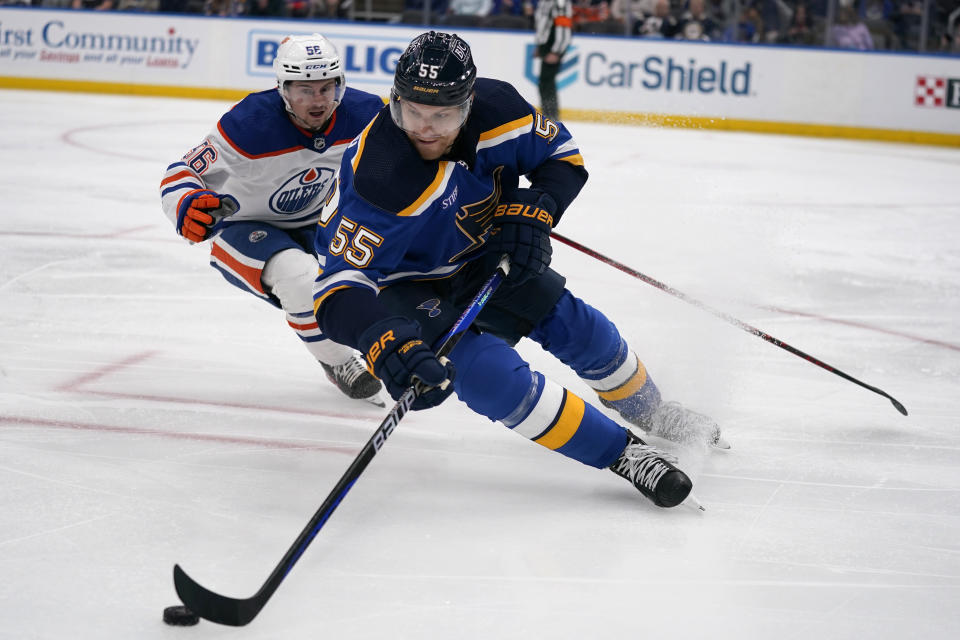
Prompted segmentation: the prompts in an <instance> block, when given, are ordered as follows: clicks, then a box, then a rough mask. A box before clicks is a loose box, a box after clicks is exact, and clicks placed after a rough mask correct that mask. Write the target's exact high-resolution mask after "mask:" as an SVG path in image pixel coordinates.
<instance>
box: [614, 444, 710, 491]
mask: <svg viewBox="0 0 960 640" xmlns="http://www.w3.org/2000/svg"><path fill="white" fill-rule="evenodd" d="M627 433H628V438H629V440H628V441H627V446H626V448H624V450H623V453H621V454H620V457H619V458H617V460H616V462H614V463H613V464H612V465H610V470H611V471H613V472H614V473H615V474H617V475H618V476H620V477H621V478H624V479H626V480H629V481H630V482H631V483H632V484H633V486H634V487H636V488H637V490H638V491H639V492H640V493H642V494H643V495H645V496H646V497H647V498H649V499H650V500H651V501H653V503H654V504H655V505H657V506H658V507H675V506H677V505H678V504H680V503H681V502H683V501H684V500H686V499H687V496H689V495H690V490H691V489H693V483H692V482H691V481H690V478H689V477H688V476H687V474H685V473H684V472H683V471H681V470H680V469H678V468H676V467H675V466H673V465H674V463H675V462H677V459H676V458H674V457H673V456H671V455H670V454H667V453H664V452H662V451H660V450H659V449H657V448H656V447H654V446H652V445H649V444H647V443H645V442H644V441H643V440H641V439H640V438H638V437H637V436H636V435H634V434H633V433H630V432H627Z"/></svg>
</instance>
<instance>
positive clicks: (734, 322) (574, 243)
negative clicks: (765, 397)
mask: <svg viewBox="0 0 960 640" xmlns="http://www.w3.org/2000/svg"><path fill="white" fill-rule="evenodd" d="M550 237H551V238H554V239H556V240H559V241H560V242H562V243H563V244H565V245H567V246H570V247H573V248H574V249H576V250H577V251H582V252H583V253H585V254H587V255H588V256H590V257H592V258H596V259H597V260H599V261H600V262H603V263H605V264H608V265H610V266H611V267H613V268H615V269H619V270H620V271H623V272H624V273H626V274H628V275H631V276H633V277H634V278H637V279H639V280H643V281H644V282H646V283H647V284H649V285H652V286H654V287H656V288H657V289H660V290H661V291H664V292H666V293H669V294H670V295H672V296H673V297H675V298H679V299H681V300H683V301H684V302H689V303H690V304H692V305H693V306H695V307H699V308H700V309H703V310H704V311H707V312H708V313H712V314H713V315H715V316H717V317H718V318H720V319H721V320H726V321H727V322H729V323H730V324H732V325H733V326H735V327H739V328H740V329H743V330H744V331H746V332H747V333H752V334H753V335H755V336H757V337H758V338H763V339H764V340H766V341H767V342H769V343H770V344H773V345H776V346H778V347H780V348H781V349H783V350H784V351H789V352H790V353H792V354H793V355H795V356H800V357H801V358H803V359H804V360H806V361H807V362H811V363H813V364H815V365H817V366H818V367H820V368H822V369H826V370H827V371H829V372H830V373H833V374H836V375H838V376H840V377H841V378H843V379H844V380H849V381H850V382H852V383H854V384H857V385H860V386H861V387H863V388H864V389H868V390H870V391H873V392H874V393H876V394H879V395H881V396H883V397H884V398H887V399H888V400H889V401H890V402H891V403H892V404H893V406H894V408H895V409H896V410H897V411H899V412H900V413H902V414H903V415H907V409H906V407H904V406H903V405H902V404H900V402H899V401H898V400H897V399H896V398H894V397H893V396H891V395H890V394H888V393H887V392H885V391H883V390H881V389H878V388H877V387H874V386H871V385H869V384H866V383H864V382H861V381H859V380H857V379H856V378H854V377H853V376H850V375H847V374H846V373H844V372H843V371H840V370H839V369H835V368H833V367H831V366H830V365H828V364H827V363H825V362H823V361H822V360H819V359H817V358H814V357H813V356H811V355H809V354H806V353H804V352H803V351H800V350H799V349H796V348H794V347H791V346H790V345H788V344H787V343H786V342H783V341H781V340H778V339H777V338H774V337H773V336H771V335H769V334H766V333H764V332H763V331H760V329H757V328H755V327H752V326H750V325H749V324H747V323H746V322H743V321H741V320H738V319H736V318H734V317H733V316H731V315H728V314H726V313H724V312H723V311H718V310H717V309H714V308H713V307H710V306H707V305H706V304H704V303H702V302H700V301H699V300H695V299H694V298H691V297H690V296H688V295H687V294H685V293H683V292H681V291H677V290H676V289H674V288H673V287H670V286H667V285H665V284H664V283H662V282H660V281H659V280H654V279H653V278H651V277H650V276H647V275H644V274H642V273H640V272H639V271H636V270H634V269H631V268H630V267H628V266H626V265H625V264H623V263H621V262H617V261H616V260H614V259H612V258H608V257H607V256H605V255H603V254H602V253H599V252H597V251H594V250H593V249H590V248H588V247H585V246H583V245H582V244H580V243H579V242H577V241H575V240H571V239H570V238H567V237H566V236H563V235H561V234H559V233H557V232H556V231H553V232H551V234H550Z"/></svg>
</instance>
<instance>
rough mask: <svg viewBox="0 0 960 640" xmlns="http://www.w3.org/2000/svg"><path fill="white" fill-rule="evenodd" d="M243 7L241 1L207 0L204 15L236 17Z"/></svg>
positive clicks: (204, 5)
mask: <svg viewBox="0 0 960 640" xmlns="http://www.w3.org/2000/svg"><path fill="white" fill-rule="evenodd" d="M242 7H243V4H242V2H241V0H206V2H204V4H203V13H204V15H208V16H235V15H237V13H239V11H240V10H241V8H242Z"/></svg>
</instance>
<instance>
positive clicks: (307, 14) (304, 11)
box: [247, 0, 353, 18]
mask: <svg viewBox="0 0 960 640" xmlns="http://www.w3.org/2000/svg"><path fill="white" fill-rule="evenodd" d="M250 1H251V0H247V2H250ZM253 1H254V2H263V1H264V0H253ZM271 1H272V0H271ZM281 1H282V2H283V3H284V4H285V5H286V7H285V9H284V11H285V12H286V13H285V14H284V13H280V14H273V13H264V14H253V15H267V16H269V15H288V16H290V17H291V18H345V17H347V14H348V12H349V10H350V6H351V5H352V4H353V1H352V0H341V1H338V0H281ZM248 6H249V5H248Z"/></svg>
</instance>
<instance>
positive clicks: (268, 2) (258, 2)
mask: <svg viewBox="0 0 960 640" xmlns="http://www.w3.org/2000/svg"><path fill="white" fill-rule="evenodd" d="M245 13H246V14H247V15H248V16H285V15H287V2H286V0H247V2H246V9H245Z"/></svg>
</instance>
